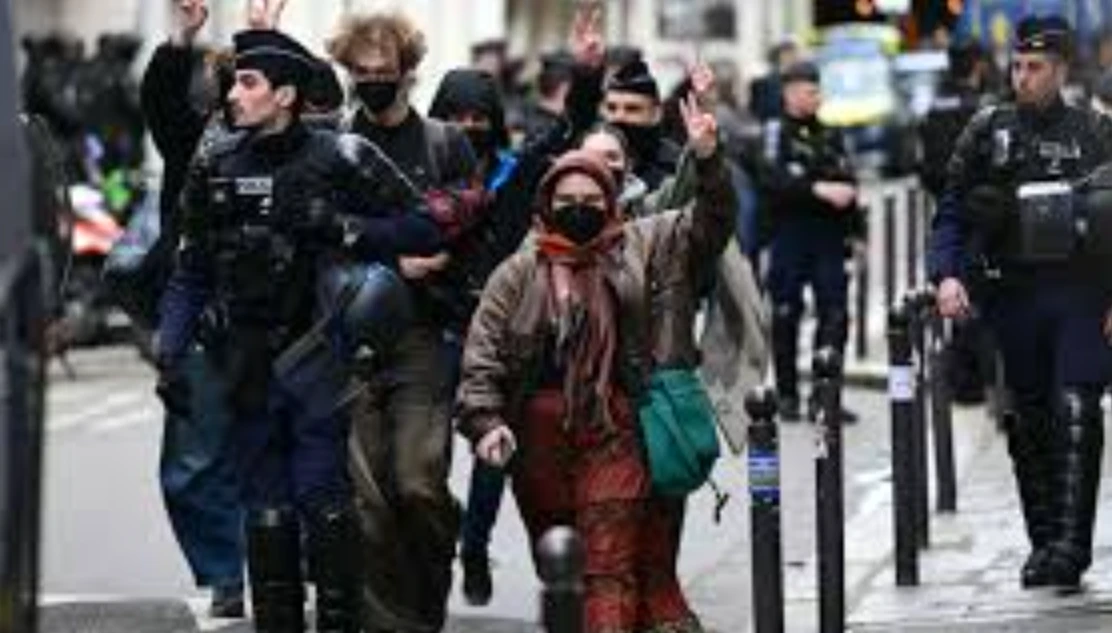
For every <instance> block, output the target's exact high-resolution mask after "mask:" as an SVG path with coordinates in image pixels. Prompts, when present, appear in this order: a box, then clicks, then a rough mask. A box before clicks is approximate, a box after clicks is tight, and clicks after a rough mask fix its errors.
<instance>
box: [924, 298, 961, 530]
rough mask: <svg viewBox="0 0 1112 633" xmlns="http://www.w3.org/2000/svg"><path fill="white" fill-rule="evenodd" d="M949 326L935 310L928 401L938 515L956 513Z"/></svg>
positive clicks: (932, 324)
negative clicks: (929, 403)
mask: <svg viewBox="0 0 1112 633" xmlns="http://www.w3.org/2000/svg"><path fill="white" fill-rule="evenodd" d="M949 325H950V323H949V322H948V321H947V320H946V319H943V318H942V316H941V315H939V314H938V312H937V311H936V310H932V311H931V313H930V328H929V330H930V333H931V337H930V341H931V343H930V393H931V395H930V401H931V430H932V431H933V434H934V473H935V487H936V488H935V489H936V493H935V494H937V495H938V499H937V504H938V511H939V512H956V511H957V506H958V502H957V498H958V491H957V473H956V472H955V466H954V418H953V411H952V409H951V408H952V406H953V398H952V396H953V394H952V393H951V391H950V380H949V367H950V336H949V327H948V326H949Z"/></svg>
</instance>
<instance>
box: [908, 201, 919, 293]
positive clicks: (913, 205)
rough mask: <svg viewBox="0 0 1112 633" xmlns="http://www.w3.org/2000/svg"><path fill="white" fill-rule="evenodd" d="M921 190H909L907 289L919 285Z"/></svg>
mask: <svg viewBox="0 0 1112 633" xmlns="http://www.w3.org/2000/svg"><path fill="white" fill-rule="evenodd" d="M920 220H921V217H920V215H919V190H918V189H916V188H915V187H909V188H908V190H907V287H908V288H914V287H915V286H918V285H919V230H920V226H921V224H920Z"/></svg>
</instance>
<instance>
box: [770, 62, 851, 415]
mask: <svg viewBox="0 0 1112 633" xmlns="http://www.w3.org/2000/svg"><path fill="white" fill-rule="evenodd" d="M803 66H808V65H803ZM797 74H798V75H801V76H800V77H797V76H796V75H797ZM800 79H802V80H807V81H816V82H817V79H818V77H817V72H815V71H814V70H813V69H809V68H806V67H804V68H801V69H799V70H798V71H796V70H795V69H790V70H789V71H788V73H786V74H785V81H795V80H800ZM762 153H763V160H761V161H757V166H758V183H759V185H760V187H761V189H762V194H763V195H765V196H766V199H767V202H766V204H765V208H767V209H768V214H769V216H770V217H769V218H768V221H769V222H771V224H772V244H771V261H770V267H769V272H768V289H769V293H770V295H771V297H772V304H773V321H772V336H773V351H774V362H775V370H776V387H777V393H778V395H779V397H780V399H781V401H782V404H784V405H786V406H784V407H783V411H784V413H785V415H786V417H795V416H797V415H798V414H797V413H796V411H798V402H799V375H798V370H797V367H796V363H797V359H798V356H799V322H800V318H801V317H802V314H803V290H804V287H805V286H808V285H810V287H811V290H812V292H813V293H814V298H815V304H816V311H817V312H818V329H817V330H816V333H815V349H819V348H820V347H823V346H826V345H829V346H832V347H834V348H835V349H837V350H839V351H840V350H842V349H843V348H844V346H845V342H846V334H847V321H848V319H847V307H846V288H847V285H848V278H847V275H846V269H845V257H846V242H847V240H848V239H849V238H850V237H851V236H854V235H859V236H862V237H863V235H864V218H863V215H862V214H861V211H860V210H859V209H858V208H856V207H851V208H848V209H838V208H836V207H834V206H833V205H830V204H829V203H827V202H826V201H824V200H821V199H819V198H817V197H816V196H815V195H814V193H813V192H812V188H813V186H814V184H815V183H816V182H818V181H833V182H844V183H848V184H855V178H854V176H853V173H852V171H851V168H850V164H849V159H848V157H847V155H846V151H845V148H844V145H843V143H842V138H841V134H840V133H839V132H838V131H837V130H832V129H829V128H827V127H826V126H824V125H823V124H822V123H820V122H819V121H818V120H816V119H813V118H812V119H808V120H794V119H791V118H785V119H782V120H780V119H774V120H772V121H770V122H769V123H768V124H766V128H765V134H764V147H763V152H762Z"/></svg>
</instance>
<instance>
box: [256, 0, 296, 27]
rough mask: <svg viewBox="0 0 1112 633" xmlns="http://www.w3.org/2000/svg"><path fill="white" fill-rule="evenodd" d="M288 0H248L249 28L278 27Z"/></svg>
mask: <svg viewBox="0 0 1112 633" xmlns="http://www.w3.org/2000/svg"><path fill="white" fill-rule="evenodd" d="M286 2H288V0H247V28H250V29H263V30H270V29H276V28H278V22H279V21H280V20H281V19H282V11H284V10H285V9H286Z"/></svg>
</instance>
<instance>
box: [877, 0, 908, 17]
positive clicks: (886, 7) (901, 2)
mask: <svg viewBox="0 0 1112 633" xmlns="http://www.w3.org/2000/svg"><path fill="white" fill-rule="evenodd" d="M876 9H877V11H880V12H881V13H894V14H903V13H909V12H910V11H911V0H876Z"/></svg>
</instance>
